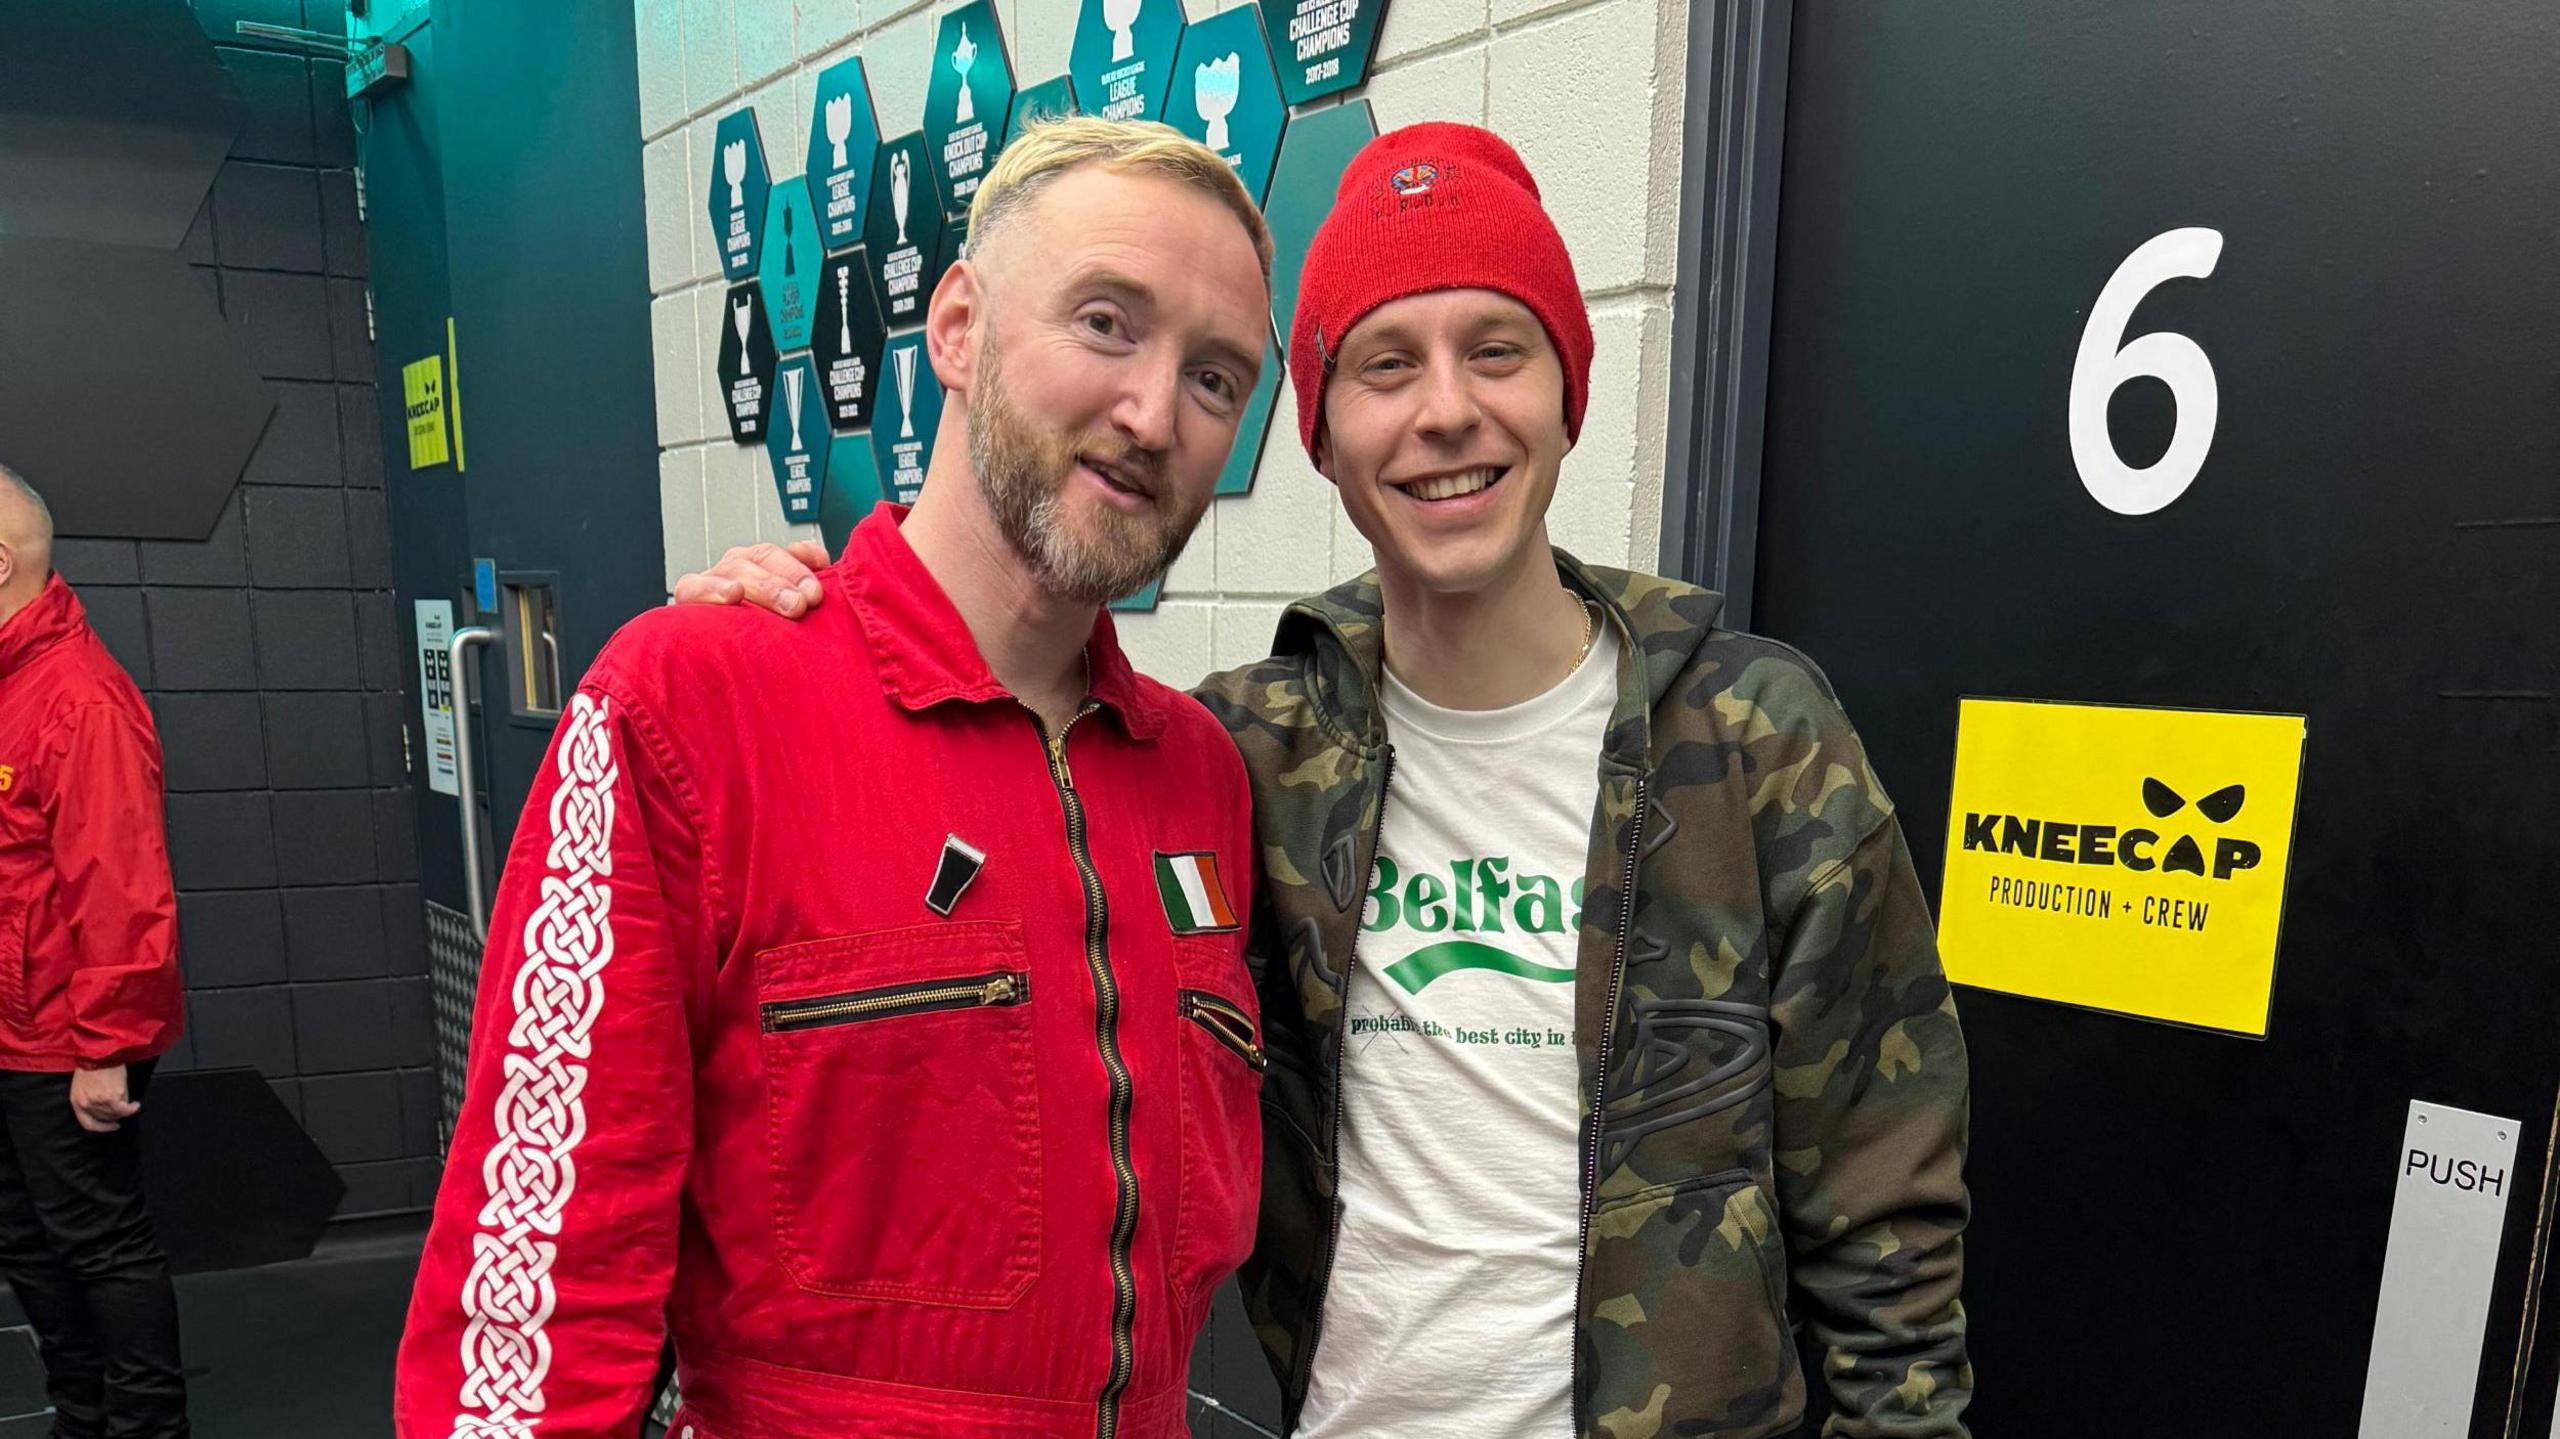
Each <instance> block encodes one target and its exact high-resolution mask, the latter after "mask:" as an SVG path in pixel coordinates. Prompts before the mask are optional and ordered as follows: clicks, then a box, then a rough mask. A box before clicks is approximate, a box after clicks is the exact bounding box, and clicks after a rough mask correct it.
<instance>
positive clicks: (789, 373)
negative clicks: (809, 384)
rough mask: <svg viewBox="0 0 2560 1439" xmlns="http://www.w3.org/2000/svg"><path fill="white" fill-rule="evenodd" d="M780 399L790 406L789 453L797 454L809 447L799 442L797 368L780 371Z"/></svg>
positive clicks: (798, 382)
mask: <svg viewBox="0 0 2560 1439" xmlns="http://www.w3.org/2000/svg"><path fill="white" fill-rule="evenodd" d="M782 399H783V403H785V404H787V405H789V406H790V407H791V453H793V454H795V455H797V454H800V453H803V452H804V451H806V450H807V449H808V448H809V447H808V446H807V445H804V444H802V443H800V372H799V371H798V370H785V371H783V372H782Z"/></svg>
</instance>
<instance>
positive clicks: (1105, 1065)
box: [1031, 700, 1138, 1439]
mask: <svg viewBox="0 0 2560 1439" xmlns="http://www.w3.org/2000/svg"><path fill="white" fill-rule="evenodd" d="M1093 711H1094V703H1093V701H1091V700H1086V701H1085V703H1084V706H1083V708H1081V709H1078V710H1077V711H1076V712H1075V715H1074V716H1073V717H1072V718H1070V719H1069V720H1068V721H1067V722H1066V723H1065V724H1063V725H1060V726H1059V727H1058V733H1057V735H1056V736H1055V737H1054V738H1053V737H1051V736H1050V735H1049V733H1048V726H1047V725H1044V724H1042V723H1041V722H1040V717H1039V715H1038V714H1036V713H1035V714H1033V715H1032V717H1031V722H1032V724H1033V726H1035V727H1036V728H1038V729H1039V730H1040V732H1041V738H1042V740H1043V741H1045V743H1046V745H1047V748H1048V751H1049V780H1050V782H1051V783H1052V784H1054V785H1056V786H1057V788H1058V803H1059V805H1060V806H1061V807H1062V808H1063V809H1064V810H1065V811H1066V816H1067V848H1068V850H1069V851H1070V852H1071V853H1072V854H1074V856H1075V861H1076V872H1077V874H1078V875H1079V876H1080V877H1082V879H1083V880H1084V964H1085V972H1086V973H1087V974H1089V975H1090V976H1092V979H1093V998H1094V1042H1095V1044H1096V1045H1097V1046H1098V1047H1099V1049H1100V1050H1101V1052H1102V1070H1103V1073H1104V1074H1105V1075H1106V1076H1108V1077H1109V1079H1110V1082H1111V1104H1110V1111H1109V1112H1110V1147H1111V1173H1112V1178H1113V1180H1114V1181H1115V1182H1116V1184H1117V1186H1118V1190H1119V1193H1118V1197H1117V1200H1116V1202H1115V1204H1114V1207H1113V1210H1112V1216H1111V1373H1110V1375H1109V1376H1108V1377H1107V1378H1105V1379H1104V1380H1103V1383H1102V1394H1101V1398H1100V1400H1099V1406H1100V1407H1099V1408H1098V1410H1097V1411H1096V1413H1095V1415H1094V1430H1093V1432H1094V1436H1095V1439H1114V1436H1116V1435H1117V1434H1118V1433H1119V1432H1120V1396H1121V1395H1122V1394H1123V1393H1124V1392H1126V1391H1127V1390H1128V1387H1129V1376H1130V1373H1131V1371H1132V1370H1134V1369H1135V1368H1136V1367H1137V1358H1138V1351H1137V1342H1136V1340H1135V1338H1134V1337H1133V1331H1134V1330H1135V1329H1136V1327H1137V1320H1138V1274H1137V1271H1136V1270H1135V1269H1133V1268H1131V1267H1130V1263H1129V1248H1130V1245H1131V1244H1132V1243H1133V1242H1134V1241H1135V1240H1136V1238H1137V1234H1138V1168H1137V1165H1136V1164H1134V1163H1133V1162H1131V1160H1130V1158H1129V1104H1130V1099H1131V1095H1132V1092H1133V1090H1132V1086H1131V1084H1130V1082H1129V1066H1128V1064H1127V1062H1126V1061H1124V1060H1123V1059H1122V1058H1121V1055H1120V984H1119V980H1118V979H1117V978H1116V977H1114V976H1113V974H1112V973H1111V956H1110V953H1109V950H1108V948H1107V946H1106V943H1105V936H1106V935H1108V934H1109V933H1110V929H1111V911H1110V907H1109V904H1108V903H1107V902H1106V901H1105V899H1104V897H1103V893H1102V876H1101V875H1100V874H1099V873H1098V872H1096V871H1095V869H1094V867H1093V853H1092V851H1091V850H1089V849H1088V848H1086V844H1085V840H1086V834H1085V814H1084V799H1083V797H1082V796H1080V795H1078V794H1077V793H1076V781H1075V775H1074V773H1073V772H1072V771H1070V770H1069V769H1068V768H1067V736H1068V735H1070V734H1072V733H1074V732H1075V727H1076V722H1077V721H1078V720H1081V719H1083V718H1084V717H1085V716H1086V715H1089V714H1091V713H1093Z"/></svg>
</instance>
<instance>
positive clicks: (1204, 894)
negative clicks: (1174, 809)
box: [1156, 850, 1236, 934]
mask: <svg viewBox="0 0 2560 1439" xmlns="http://www.w3.org/2000/svg"><path fill="white" fill-rule="evenodd" d="M1156 893H1157V895H1159V896H1160V897H1162V898H1163V900H1164V917H1165V919H1166V920H1167V921H1168V922H1169V923H1171V924H1172V925H1173V932H1174V933H1176V934H1216V933H1219V932H1220V931H1222V930H1230V929H1234V928H1236V912H1235V910H1234V908H1233V907H1232V906H1230V905H1229V904H1228V903H1227V890H1226V886H1225V885H1223V884H1221V883H1219V882H1218V857H1217V856H1216V855H1215V854H1212V853H1210V852H1208V851H1206V850H1197V851H1193V852H1191V853H1187V854H1166V853H1163V852H1162V851H1158V852H1157V854H1156Z"/></svg>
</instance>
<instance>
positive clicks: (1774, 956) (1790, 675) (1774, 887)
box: [1199, 551, 1973, 1439]
mask: <svg viewBox="0 0 2560 1439" xmlns="http://www.w3.org/2000/svg"><path fill="white" fill-rule="evenodd" d="M1557 566H1558V569H1559V571H1560V572H1561V573H1562V574H1563V576H1564V577H1565V579H1566V581H1567V583H1569V584H1571V585H1572V586H1573V587H1574V588H1576V589H1577V590H1579V591H1581V592H1582V593H1583V594H1585V595H1587V596H1589V597H1590V598H1592V599H1595V600H1597V601H1599V602H1600V603H1601V606H1602V607H1603V609H1604V611H1605V613H1606V615H1607V619H1608V622H1609V623H1610V624H1611V625H1613V626H1615V627H1616V628H1617V632H1618V636H1619V639H1620V641H1621V645H1622V648H1621V652H1620V659H1619V662H1618V663H1619V669H1618V701H1617V705H1616V709H1615V713H1614V715H1613V717H1612V718H1611V721H1610V725H1609V731H1608V734H1607V738H1606V741H1605V744H1604V748H1603V752H1602V753H1601V755H1600V756H1599V757H1598V764H1599V769H1600V802H1599V807H1598V810H1597V812H1596V813H1595V814H1594V815H1593V817H1592V827H1591V850H1590V861H1589V872H1588V874H1587V876H1586V878H1585V886H1586V902H1585V906H1584V913H1583V922H1582V930H1581V938H1580V956H1579V964H1578V969H1579V978H1578V979H1577V981H1576V993H1575V1024H1574V1031H1575V1032H1574V1040H1575V1044H1576V1047H1577V1049H1578V1050H1579V1052H1580V1055H1581V1076H1582V1079H1581V1092H1582V1100H1583V1107H1584V1118H1583V1123H1582V1129H1583V1141H1584V1155H1585V1158H1584V1169H1583V1176H1582V1216H1583V1218H1582V1222H1583V1231H1584V1233H1583V1253H1582V1278H1581V1292H1580V1295H1579V1297H1578V1305H1579V1307H1578V1313H1577V1316H1576V1322H1575V1345H1574V1371H1575V1372H1574V1395H1573V1400H1574V1413H1575V1416H1576V1424H1577V1426H1578V1431H1579V1433H1580V1435H1581V1436H1582V1439H1653V1436H1657V1435H1659V1436H1664V1439H1668V1436H1673V1435H1680V1436H1692V1439H1759V1436H1768V1435H1779V1434H1786V1433H1789V1432H1791V1431H1793V1430H1794V1429H1795V1428H1796V1427H1797V1426H1798V1425H1799V1424H1800V1423H1801V1422H1802V1419H1803V1417H1804V1414H1805V1409H1806V1403H1807V1395H1806V1387H1805V1385H1806V1380H1805V1376H1804V1374H1803V1373H1802V1371H1801V1365H1800V1363H1799V1360H1798V1358H1797V1350H1796V1345H1795V1343H1794V1341H1793V1338H1792V1336H1791V1327H1792V1324H1791V1317H1792V1320H1793V1321H1800V1322H1801V1323H1803V1324H1804V1325H1806V1326H1808V1327H1809V1328H1810V1331H1811V1335H1812V1339H1813V1341H1814V1343H1815V1345H1816V1346H1817V1347H1818V1350H1819V1352H1820V1353H1821V1354H1822V1356H1823V1357H1822V1359H1821V1365H1820V1367H1821V1369H1822V1371H1823V1379H1824V1381H1825V1383H1826V1384H1827V1386H1828V1389H1829V1398H1830V1406H1831V1410H1832V1413H1831V1416H1830V1418H1829V1419H1828V1421H1827V1422H1826V1423H1825V1425H1824V1429H1823V1432H1824V1433H1825V1434H1826V1435H1838V1436H1854V1439H1867V1436H1894V1439H1917V1436H1933V1439H1945V1436H1956V1439H1960V1436H1962V1435H1964V1433H1965V1429H1964V1423H1963V1411H1964V1408H1965V1404H1966V1401H1967V1400H1968V1398H1969V1397H1970V1396H1971V1393H1972V1387H1973V1378H1972V1371H1971V1368H1970V1366H1969V1364H1968V1363H1967V1361H1966V1357H1965V1319H1964V1310H1963V1306H1962V1305H1961V1304H1960V1303H1959V1301H1958V1289H1959V1287H1960V1285H1961V1281H1962V1277H1963V1268H1964V1265H1963V1249H1962V1234H1963V1230H1964V1225H1965V1220H1966V1215H1967V1212H1968V1200H1967V1197H1966V1193H1965V1187H1964V1178H1963V1165H1964V1152H1965V1128H1966V1087H1965V1051H1964V1039H1963V1036H1962V1034H1961V1033H1960V1032H1959V1030H1958V1028H1957V1024H1956V1011H1955V1005H1954V1002H1953V999H1952V997H1951V996H1950V994H1949V992H1948V988H1947V981H1946V978H1945V976H1944V974H1943V973H1942V972H1941V971H1940V969H1939V966H1938V956H1937V947H1936V942H1935V939H1934V936H1933V934H1932V932H1931V927H1930V920H1929V912H1928V909H1927V906H1926V904H1925V902H1924V900H1923V897H1922V895H1921V891H1920V886H1919V883H1918V880H1917V878H1916V877H1915V876H1914V874H1913V872H1912V867H1911V860H1910V856H1909V854H1908V852H1907V851H1906V850H1905V849H1904V846H1903V841H1902V834H1901V828H1900V826H1899V825H1898V824H1897V823H1896V821H1895V819H1894V813H1893V807H1892V805H1891V803H1890V802H1889V801H1888V800H1887V799H1886V798H1885V795H1884V792H1883V791H1882V790H1881V789H1880V788H1878V786H1877V784H1876V780H1875V776H1874V775H1873V774H1872V773H1870V772H1869V770H1868V767H1867V760H1866V756H1865V754H1864V752H1863V751H1862V750H1861V748H1860V746H1859V743H1858V738H1857V736H1856V734H1854V733H1853V732H1852V731H1851V730H1850V728H1849V722H1848V720H1847V718H1846V717H1845V716H1844V715H1843V714H1842V713H1841V711H1840V707H1839V704H1838V702H1837V701H1836V700H1835V699H1834V698H1833V696H1832V693H1831V690H1830V688H1829V686H1828V684H1827V683H1826V682H1825V681H1824V679H1823V678H1822V675H1821V674H1820V672H1819V671H1817V670H1816V669H1815V668H1814V667H1813V665H1812V663H1811V662H1809V661H1808V660H1806V659H1805V658H1804V657H1802V656H1801V655H1799V654H1797V653H1795V652H1794V651H1793V650H1790V649H1788V648H1786V647H1784V646H1782V645H1779V644H1776V643H1773V642H1771V641H1768V640H1763V639H1757V638H1754V637H1752V636H1749V635H1745V634H1738V633H1735V632H1733V631H1730V630H1723V629H1717V628H1715V627H1714V619H1715V614H1716V611H1717V608H1718V606H1719V604H1720V601H1719V599H1718V597H1717V596H1715V595H1713V594H1710V593H1708V592H1706V591H1704V590H1699V589H1695V588H1692V587H1690V586H1687V585H1683V584H1679V583H1677V582H1674V581H1671V580H1665V579H1658V578H1654V577H1651V576H1645V575H1633V574H1628V573H1625V572H1623V571H1618V570H1608V569H1601V568H1598V567H1586V566H1584V565H1582V564H1580V563H1579V562H1577V561H1575V560H1573V559H1572V558H1571V557H1570V556H1568V555H1565V554H1564V553H1563V552H1561V551H1559V552H1558V553H1557ZM1379 619H1380V601H1379V594H1378V589H1377V585H1376V581H1375V579H1374V577H1372V578H1368V579H1363V580H1359V581H1354V582H1352V583H1350V584H1347V585H1343V586H1341V587H1339V588H1337V589H1335V590H1333V591H1331V592H1329V593H1327V594H1324V595H1321V596H1318V597H1315V598H1313V599H1308V600H1302V601H1300V602H1299V603H1297V604H1295V605H1292V606H1290V608H1289V609H1288V611H1287V612H1286V613H1285V614H1284V615H1283V617H1282V619H1281V622H1280V627H1279V635H1278V639H1277V642H1276V645H1275V649H1276V650H1277V653H1275V654H1274V655H1273V656H1272V657H1271V658H1270V659H1267V660H1264V661H1262V662H1261V663H1259V664H1255V665H1251V666H1248V667H1247V668H1244V669H1241V670H1234V671H1230V672H1228V673H1226V674H1223V675H1217V676H1213V677H1212V678H1210V679H1209V680H1208V681H1207V682H1206V683H1205V684H1204V685H1203V687H1202V688H1201V690H1200V691H1199V695H1200V698H1201V700H1202V702H1203V703H1205V704H1207V705H1208V707H1209V709H1210V711H1211V712H1212V713H1213V714H1215V715H1217V716H1218V717H1219V718H1220V719H1221V720H1222V721H1224V722H1225V724H1226V725H1227V727H1228V729H1229V731H1230V732H1231V733H1232V734H1233V735H1234V736H1235V739H1236V743H1237V745H1238V746H1239V747H1240V748H1241V749H1242V750H1243V751H1244V758H1245V767H1246V769H1247V770H1248V771H1249V772H1250V773H1251V774H1252V777H1253V793H1254V809H1255V825H1256V838H1257V842H1258V844H1259V847H1260V850H1261V859H1262V864H1263V869H1264V883H1262V884H1261V885H1258V886H1257V887H1256V903H1255V906H1254V913H1253V917H1252V932H1251V937H1250V942H1249V944H1248V946H1247V953H1248V956H1249V957H1250V959H1251V960H1252V962H1253V965H1254V967H1255V974H1256V978H1257V980H1258V982H1259V984H1260V986H1261V998H1262V1007H1263V1021H1264V1027H1265V1031H1266V1041H1267V1043H1266V1048H1267V1049H1268V1051H1269V1053H1270V1056H1271V1067H1270V1069H1269V1071H1268V1072H1267V1074H1266V1075H1265V1078H1264V1085H1263V1109H1264V1113H1263V1129H1264V1140H1263V1144H1264V1158H1263V1205H1262V1216H1261V1221H1260V1226H1261V1227H1260V1231H1259V1235H1258V1238H1257V1242H1256V1246H1255V1254H1254V1257H1253V1258H1252V1260H1251V1261H1250V1262H1248V1263H1247V1265H1246V1266H1245V1269H1244V1273H1243V1281H1244V1295H1245V1303H1246V1306H1247V1308H1248V1310H1249V1311H1250V1313H1251V1315H1252V1318H1253V1322H1254V1326H1255V1329H1256V1330H1257V1332H1258V1333H1259V1335H1260V1338H1261V1340H1262V1344H1263V1347H1264V1348H1265V1350H1266V1351H1267V1352H1268V1355H1269V1357H1270V1359H1271V1362H1272V1365H1273V1368H1274V1370H1275V1372H1276V1373H1277V1374H1278V1375H1279V1376H1280V1378H1281V1388H1282V1393H1283V1397H1284V1404H1285V1408H1286V1413H1287V1416H1288V1420H1289V1424H1290V1427H1292V1428H1294V1427H1295V1425H1296V1421H1297V1414H1298V1410H1299V1407H1300V1405H1301V1404H1303V1403H1304V1401H1305V1398H1306V1386H1307V1375H1308V1370H1309V1366H1310V1362H1311V1360H1312V1358H1313V1354H1314V1348H1315V1345H1316V1342H1317V1326H1318V1321H1319V1319H1320V1317H1321V1314H1322V1310H1323V1299H1324V1293H1325V1286H1326V1282H1327V1278H1328V1274H1329V1271H1330V1270H1331V1268H1332V1262H1333V1244H1334V1241H1335V1239H1336V1238H1337V1236H1338V1230H1339V1223H1340V1210H1339V1207H1338V1204H1337V1201H1336V1198H1335V1176H1336V1172H1337V1171H1336V1165H1335V1155H1336V1153H1337V1147H1336V1137H1337V1130H1338V1129H1339V1127H1340V1124H1341V1116H1342V1109H1341V1104H1340V1100H1339V1096H1338V1094H1337V1091H1336V1082H1337V1079H1338V1077H1339V1075H1340V1073H1341V1070H1340V1064H1339V1048H1340V1044H1341V1038H1342V1030H1341V1025H1340V1018H1341V1015H1342V1009H1343V998H1342V997H1343V995H1344V994H1345V993H1346V986H1347V984H1348V981H1349V975H1350V966H1351V965H1352V964H1353V963H1355V962H1356V959H1357V956H1356V954H1355V952H1354V950H1353V939H1354V937H1355V935H1356V934H1357V932H1358V927H1359V923H1360V918H1361V916H1360V908H1361V905H1362V902H1363V896H1364V891H1365V890H1366V888H1367V883H1366V881H1367V876H1368V875H1369V872H1370V866H1371V864H1372V862H1373V860H1374V859H1375V857H1376V850H1377V841H1378V833H1379V822H1380V817H1381V814H1382V809H1383V806H1384V805H1385V804H1386V803H1387V802H1388V798H1389V795H1390V791H1391V786H1392V780H1393V770H1394V765H1395V756H1394V752H1393V750H1392V748H1391V747H1390V746H1389V744H1388V743H1387V736H1386V733H1385V730H1384V725H1383V721H1382V719H1381V717H1380V714H1379V710H1378V707H1377V704H1376V702H1375V699H1374V692H1375V681H1376V676H1377V673H1378V667H1379V663H1380V651H1381V640H1380V624H1379ZM1630 889H1632V891H1633V894H1634V902H1633V904H1632V905H1629V904H1626V903H1624V902H1623V900H1624V897H1625V896H1626V895H1627V894H1628V893H1629V891H1630Z"/></svg>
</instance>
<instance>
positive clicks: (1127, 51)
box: [1102, 0, 1142, 65]
mask: <svg viewBox="0 0 2560 1439" xmlns="http://www.w3.org/2000/svg"><path fill="white" fill-rule="evenodd" d="M1141 3H1142V0H1102V23H1103V24H1105V25H1108V26H1110V27H1111V63H1112V64H1114V65H1117V64H1119V63H1120V62H1121V61H1123V60H1127V59H1130V58H1131V57H1133V56H1135V55H1136V54H1137V53H1138V7H1139V5H1140V4H1141Z"/></svg>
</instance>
